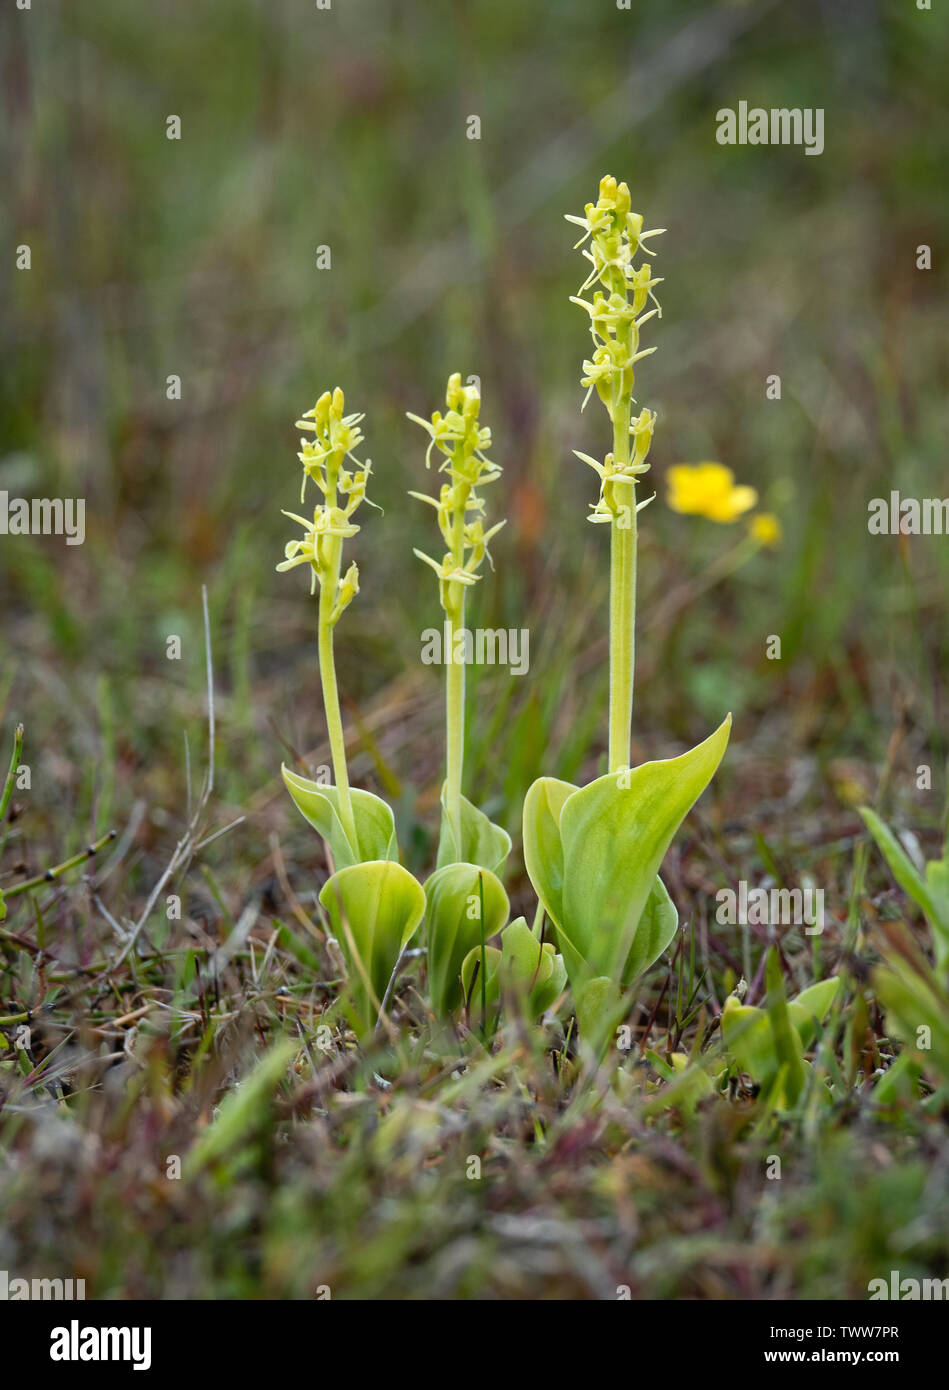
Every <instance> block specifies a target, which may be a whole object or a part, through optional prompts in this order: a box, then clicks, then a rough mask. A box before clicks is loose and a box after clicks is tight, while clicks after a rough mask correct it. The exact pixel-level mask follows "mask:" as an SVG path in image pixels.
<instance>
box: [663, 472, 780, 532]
mask: <svg viewBox="0 0 949 1390" xmlns="http://www.w3.org/2000/svg"><path fill="white" fill-rule="evenodd" d="M666 480H667V482H668V484H669V494H668V497H667V499H666V500H667V502H668V503H669V506H670V507H671V508H672V510H673V511H674V512H684V513H686V514H687V515H689V516H704V517H707V518H708V520H709V521H720V522H731V521H737V520H738V518H739V517H740V516H742V515H743V514H744V513H745V512H747V511H750V510H751V508H752V507H753V506H754V505H755V503H756V502H757V500H758V494H757V492H756V491H755V489H754V488H753V487H746V486H744V485H742V484H736V483H735V475H734V473H733V472H732V470H731V469H730V468H726V467H725V465H724V464H723V463H677V464H674V465H673V467H672V468H670V469H669V471H668V472H667V473H666Z"/></svg>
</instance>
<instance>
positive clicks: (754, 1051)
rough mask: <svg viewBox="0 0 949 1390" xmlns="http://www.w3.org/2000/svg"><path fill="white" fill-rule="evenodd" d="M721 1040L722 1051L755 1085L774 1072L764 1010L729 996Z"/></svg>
mask: <svg viewBox="0 0 949 1390" xmlns="http://www.w3.org/2000/svg"><path fill="white" fill-rule="evenodd" d="M722 1037H723V1038H724V1040H725V1047H726V1050H727V1051H728V1052H730V1053H731V1055H732V1056H733V1057H734V1059H735V1061H736V1062H737V1063H738V1065H739V1066H740V1067H741V1069H742V1071H744V1072H747V1073H748V1075H749V1076H750V1077H751V1078H752V1079H753V1080H754V1081H756V1082H757V1083H758V1085H759V1086H761V1085H763V1084H764V1083H765V1082H766V1081H767V1080H768V1079H769V1078H770V1077H771V1076H773V1075H774V1073H775V1072H776V1071H777V1066H778V1062H777V1057H776V1056H775V1052H774V1039H773V1037H772V1036H771V1023H770V1020H769V1018H768V1015H767V1014H766V1013H765V1011H764V1009H756V1008H753V1007H752V1006H751V1005H750V1004H739V1002H738V1000H737V999H736V998H735V996H734V995H733V994H730V995H729V996H728V998H727V999H726V1000H725V1006H724V1008H723V1009H722Z"/></svg>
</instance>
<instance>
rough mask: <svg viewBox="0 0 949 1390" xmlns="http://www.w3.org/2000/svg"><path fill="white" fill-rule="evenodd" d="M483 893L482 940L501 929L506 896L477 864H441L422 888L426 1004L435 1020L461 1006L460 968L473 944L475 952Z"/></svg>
mask: <svg viewBox="0 0 949 1390" xmlns="http://www.w3.org/2000/svg"><path fill="white" fill-rule="evenodd" d="M479 879H480V880H482V881H483V885H484V888H483V891H484V940H485V941H489V940H490V938H491V937H492V936H494V935H495V934H496V933H497V932H499V931H500V930H501V928H502V927H503V926H504V924H505V922H506V921H507V918H508V910H509V906H508V900H507V894H506V893H505V891H504V888H503V887H502V885H501V882H500V880H499V879H498V878H497V877H496V876H495V875H494V874H493V873H492V872H491V870H490V869H486V868H484V867H483V866H481V865H478V864H446V865H445V866H444V868H441V869H436V870H435V872H434V873H433V874H432V876H431V878H430V879H428V881H427V882H426V884H425V897H426V903H427V907H426V914H425V926H426V936H427V940H428V989H429V1002H430V1003H431V1006H432V1011H433V1013H434V1014H435V1015H436V1016H437V1017H438V1018H447V1017H448V1016H449V1014H451V1013H452V1011H453V1010H454V1009H456V1008H457V1007H458V1006H459V1004H460V1003H461V999H462V992H461V966H462V962H463V961H464V959H465V956H466V955H467V954H468V952H469V951H470V950H472V949H473V948H474V947H475V946H477V947H478V949H479V951H480V948H481V897H480V889H479Z"/></svg>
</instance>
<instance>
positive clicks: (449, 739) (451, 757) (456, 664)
mask: <svg viewBox="0 0 949 1390" xmlns="http://www.w3.org/2000/svg"><path fill="white" fill-rule="evenodd" d="M455 454H456V457H457V455H458V450H457V449H456V450H455ZM455 488H456V493H457V496H456V504H455V513H454V521H453V526H452V558H453V560H454V563H455V564H456V565H457V566H458V568H459V569H461V568H462V567H463V566H464V560H465V514H466V510H467V506H468V497H469V494H470V492H471V488H470V486H469V485H468V484H467V483H465V482H463V481H458V482H456V483H455ZM444 592H445V617H446V619H447V623H448V632H447V639H448V651H447V652H446V654H445V661H446V667H445V784H446V785H445V802H446V805H447V807H448V819H449V821H450V823H451V826H452V829H453V830H454V833H455V838H456V849H457V851H458V853H459V854H460V853H461V778H462V772H463V770H464V761H465V663H464V660H461V661H456V660H455V652H456V646H455V634H456V633H458V632H462V631H463V630H464V626H465V586H464V584H458V583H448V584H445V585H444ZM459 647H460V649H461V651H462V653H463V652H464V647H463V646H462V645H461V644H459Z"/></svg>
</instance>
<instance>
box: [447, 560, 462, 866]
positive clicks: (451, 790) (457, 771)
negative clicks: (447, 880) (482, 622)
mask: <svg viewBox="0 0 949 1390" xmlns="http://www.w3.org/2000/svg"><path fill="white" fill-rule="evenodd" d="M447 587H450V588H455V589H457V590H458V591H459V596H458V599H457V601H456V602H454V603H451V604H450V606H449V607H448V608H446V610H445V614H446V618H447V625H448V633H447V639H448V640H447V644H446V645H447V652H446V655H445V660H446V662H447V667H446V675H445V783H446V787H445V804H446V806H447V808H448V819H449V821H450V822H451V827H452V830H453V831H454V835H455V841H456V846H455V847H456V851H457V853H459V854H460V853H461V775H462V770H463V768H464V760H465V664H464V661H463V660H462V661H455V659H454V658H455V633H456V632H460V631H461V630H462V629H463V628H464V625H465V590H464V585H462V584H455V585H451V586H447ZM460 645H461V644H459V646H460Z"/></svg>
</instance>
